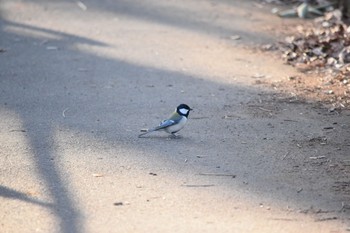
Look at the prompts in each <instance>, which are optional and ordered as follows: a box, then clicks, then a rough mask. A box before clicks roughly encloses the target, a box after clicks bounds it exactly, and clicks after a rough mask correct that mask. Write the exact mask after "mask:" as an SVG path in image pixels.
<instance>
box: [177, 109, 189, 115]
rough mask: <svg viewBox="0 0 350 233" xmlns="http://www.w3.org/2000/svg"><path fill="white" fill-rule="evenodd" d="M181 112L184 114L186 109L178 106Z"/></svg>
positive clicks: (186, 111)
mask: <svg viewBox="0 0 350 233" xmlns="http://www.w3.org/2000/svg"><path fill="white" fill-rule="evenodd" d="M179 111H180V112H181V113H182V114H184V115H186V114H187V113H188V110H187V109H185V108H180V110H179Z"/></svg>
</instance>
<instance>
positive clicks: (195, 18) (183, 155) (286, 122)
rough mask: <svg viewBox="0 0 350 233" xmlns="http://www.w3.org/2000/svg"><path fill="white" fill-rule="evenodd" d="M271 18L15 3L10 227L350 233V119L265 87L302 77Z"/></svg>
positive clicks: (7, 189) (7, 183)
mask: <svg viewBox="0 0 350 233" xmlns="http://www.w3.org/2000/svg"><path fill="white" fill-rule="evenodd" d="M242 2H244V3H242ZM268 11H269V10H268V9H259V8H258V7H256V5H255V4H254V2H251V1H221V0H220V1H206V0H205V1H192V0H191V1H189V0H186V1H156V0H148V1H109V0H103V1H93V0H86V1H83V2H80V1H68V0H67V1H63V0H62V1H35V0H26V1H24V0H23V1H21V0H16V1H14V0H3V1H2V2H1V3H0V14H1V19H0V31H1V34H0V49H1V50H0V51H1V52H0V119H1V121H0V142H1V143H0V165H1V166H0V232H11V233H12V232H63V233H80V232H81V233H82V232H91V233H93V232H259V233H261V232H317V233H319V232H346V231H347V230H348V229H349V228H348V227H350V226H349V223H348V221H349V215H348V212H349V211H350V202H349V194H350V188H349V187H350V186H349V164H350V160H349V158H348V157H349V148H350V147H349V145H350V140H349V136H350V126H349V116H350V113H349V112H346V111H343V112H341V113H339V112H334V111H333V112H329V111H327V109H324V108H319V107H317V106H315V105H313V104H306V103H305V102H301V101H299V100H298V99H297V98H296V97H293V95H282V94H278V92H277V91H276V90H273V89H272V88H270V89H269V88H266V87H264V86H263V85H260V83H265V82H274V81H278V80H281V79H282V78H286V77H287V76H291V75H295V74H296V73H295V72H296V71H294V70H293V69H292V68H291V67H287V66H284V65H283V64H282V61H280V60H279V59H276V57H275V56H272V55H271V54H268V53H262V52H257V50H256V47H259V45H261V44H267V43H271V42H273V41H275V40H276V37H277V36H278V29H279V28H283V27H284V25H285V24H288V21H286V22H283V21H280V19H277V18H275V17H274V16H272V15H270V13H269V12H268ZM182 102H183V103H187V104H188V105H190V106H191V107H193V108H194V109H195V111H194V112H193V113H192V114H191V115H190V120H189V122H188V125H187V126H186V128H185V129H184V130H182V131H181V135H182V138H180V139H169V138H168V137H167V135H165V134H161V133H160V134H153V135H151V136H150V137H148V138H137V135H138V133H139V130H140V129H141V128H145V127H149V126H152V125H155V124H157V123H158V122H159V121H160V120H162V118H164V117H166V116H167V115H168V114H169V113H170V112H171V111H172V110H173V108H175V106H176V105H178V104H179V103H182Z"/></svg>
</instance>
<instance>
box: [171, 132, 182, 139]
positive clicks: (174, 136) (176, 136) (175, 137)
mask: <svg viewBox="0 0 350 233" xmlns="http://www.w3.org/2000/svg"><path fill="white" fill-rule="evenodd" d="M170 137H171V138H173V139H178V138H181V136H180V135H176V134H175V133H171V135H170Z"/></svg>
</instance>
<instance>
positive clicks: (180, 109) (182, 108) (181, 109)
mask: <svg viewBox="0 0 350 233" xmlns="http://www.w3.org/2000/svg"><path fill="white" fill-rule="evenodd" d="M191 110H192V108H190V107H189V106H188V105H187V104H180V105H179V106H177V108H176V112H177V113H178V114H180V115H181V116H185V117H188V114H190V111H191Z"/></svg>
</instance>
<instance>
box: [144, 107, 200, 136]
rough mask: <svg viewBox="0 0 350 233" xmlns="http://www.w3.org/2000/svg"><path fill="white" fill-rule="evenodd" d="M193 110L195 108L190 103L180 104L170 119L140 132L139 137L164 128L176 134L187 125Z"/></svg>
mask: <svg viewBox="0 0 350 233" xmlns="http://www.w3.org/2000/svg"><path fill="white" fill-rule="evenodd" d="M191 110H193V109H192V108H190V107H189V106H188V105H186V104H180V105H179V106H177V108H176V109H175V112H173V114H171V116H170V117H169V118H168V119H166V120H164V121H162V122H161V123H160V124H159V126H157V127H154V128H152V129H148V130H147V131H146V132H144V133H142V134H140V135H139V137H142V136H143V135H145V134H148V133H151V132H153V131H158V130H164V131H165V132H167V133H170V134H171V135H173V136H176V135H175V133H176V132H178V131H179V130H181V129H182V128H183V127H184V126H185V124H186V122H187V118H188V115H189V114H190V111H191Z"/></svg>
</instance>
